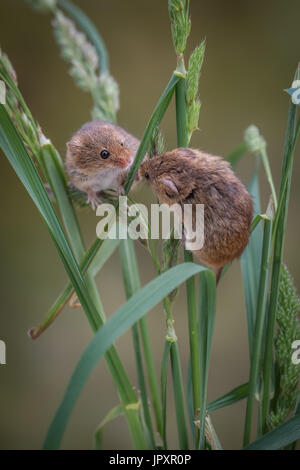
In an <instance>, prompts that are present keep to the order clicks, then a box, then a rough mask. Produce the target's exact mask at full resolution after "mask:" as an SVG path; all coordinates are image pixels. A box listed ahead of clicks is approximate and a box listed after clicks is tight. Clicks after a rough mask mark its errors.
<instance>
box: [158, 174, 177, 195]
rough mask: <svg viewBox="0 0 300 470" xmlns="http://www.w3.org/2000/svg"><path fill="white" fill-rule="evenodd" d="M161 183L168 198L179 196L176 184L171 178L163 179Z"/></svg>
mask: <svg viewBox="0 0 300 470" xmlns="http://www.w3.org/2000/svg"><path fill="white" fill-rule="evenodd" d="M160 183H161V184H162V185H163V186H164V189H165V192H166V194H167V196H169V197H175V196H177V195H178V194H179V191H178V188H177V186H176V184H175V183H174V181H172V180H171V179H170V178H166V177H164V178H161V179H160Z"/></svg>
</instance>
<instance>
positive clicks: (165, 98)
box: [124, 73, 179, 194]
mask: <svg viewBox="0 0 300 470" xmlns="http://www.w3.org/2000/svg"><path fill="white" fill-rule="evenodd" d="M178 80H179V77H177V76H176V75H175V73H174V74H173V75H172V77H171V79H170V81H169V83H168V85H167V86H166V88H165V90H164V92H163V94H162V95H161V97H160V99H159V101H158V103H157V105H156V107H155V109H154V111H153V113H152V115H151V117H150V120H149V122H148V124H147V127H146V130H145V132H144V135H143V138H142V140H141V143H140V146H139V148H138V151H137V153H136V156H135V160H134V162H133V164H132V166H131V169H130V172H129V175H128V178H127V181H126V183H125V185H124V190H125V193H126V194H128V192H129V190H130V188H131V186H132V183H133V181H134V178H135V176H136V173H137V171H138V169H139V166H140V164H141V163H142V161H143V158H144V156H145V155H146V153H147V151H148V148H149V145H150V142H151V139H152V136H153V133H154V131H155V129H156V128H157V127H158V125H159V124H160V122H161V120H162V118H163V116H164V114H165V112H166V110H167V108H168V106H169V104H170V101H171V99H172V96H173V93H174V88H175V86H176V84H177V82H178Z"/></svg>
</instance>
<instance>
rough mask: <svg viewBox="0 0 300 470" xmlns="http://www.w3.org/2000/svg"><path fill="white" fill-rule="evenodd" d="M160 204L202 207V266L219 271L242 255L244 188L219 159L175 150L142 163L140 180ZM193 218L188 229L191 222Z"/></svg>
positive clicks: (248, 212) (248, 213)
mask: <svg viewBox="0 0 300 470" xmlns="http://www.w3.org/2000/svg"><path fill="white" fill-rule="evenodd" d="M145 173H148V175H149V179H147V181H148V183H149V184H150V186H151V187H152V189H153V190H154V191H155V193H156V195H157V197H158V199H159V201H160V203H166V204H168V205H172V204H175V203H179V204H180V205H181V207H182V210H183V205H184V204H194V205H195V204H204V246H203V248H202V249H201V250H198V251H195V252H194V253H195V255H197V256H198V257H199V258H200V260H201V261H202V262H204V263H205V264H207V265H208V266H211V267H214V268H216V269H220V268H221V267H223V266H225V264H227V263H228V262H230V261H232V260H233V259H234V258H237V257H239V256H240V255H241V254H242V252H243V251H244V249H245V247H246V245H247V243H248V240H249V235H250V227H251V222H252V218H253V203H252V199H251V196H250V194H249V193H248V192H247V190H246V188H245V186H244V185H243V184H242V183H241V181H240V180H239V179H238V178H237V176H236V175H235V174H234V173H233V171H232V170H231V169H230V167H229V164H228V162H226V161H224V160H223V159H222V158H220V157H216V156H213V155H209V154H206V153H202V152H200V151H199V150H193V149H184V148H179V149H175V150H172V151H171V152H167V153H165V154H164V155H159V156H156V157H153V158H151V159H150V160H147V161H146V162H144V163H143V165H142V167H141V175H142V177H145ZM194 217H195V216H194V215H193V224H194V223H195V222H194Z"/></svg>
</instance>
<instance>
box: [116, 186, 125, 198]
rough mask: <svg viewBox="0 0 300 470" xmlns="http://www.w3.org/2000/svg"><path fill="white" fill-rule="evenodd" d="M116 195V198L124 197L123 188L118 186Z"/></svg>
mask: <svg viewBox="0 0 300 470" xmlns="http://www.w3.org/2000/svg"><path fill="white" fill-rule="evenodd" d="M117 195H118V196H124V195H125V189H124V187H123V186H119V187H118V189H117Z"/></svg>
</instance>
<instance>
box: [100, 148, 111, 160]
mask: <svg viewBox="0 0 300 470" xmlns="http://www.w3.org/2000/svg"><path fill="white" fill-rule="evenodd" d="M100 156H101V158H103V159H104V160H105V159H106V158H108V157H109V156H110V153H109V151H108V150H102V151H101V153H100Z"/></svg>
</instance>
